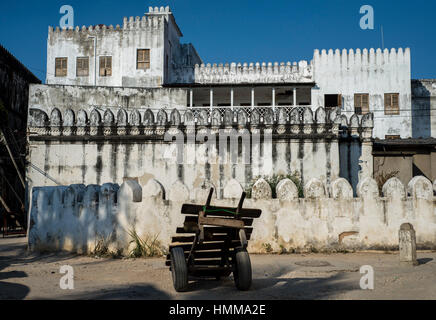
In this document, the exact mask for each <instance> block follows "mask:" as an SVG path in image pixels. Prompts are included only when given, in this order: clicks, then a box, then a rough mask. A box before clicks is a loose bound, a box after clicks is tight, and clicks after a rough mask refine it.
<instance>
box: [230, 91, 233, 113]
mask: <svg viewBox="0 0 436 320" xmlns="http://www.w3.org/2000/svg"><path fill="white" fill-rule="evenodd" d="M233 98H234V92H233V88H230V107H231V108H232V110H233V103H234V100H233Z"/></svg>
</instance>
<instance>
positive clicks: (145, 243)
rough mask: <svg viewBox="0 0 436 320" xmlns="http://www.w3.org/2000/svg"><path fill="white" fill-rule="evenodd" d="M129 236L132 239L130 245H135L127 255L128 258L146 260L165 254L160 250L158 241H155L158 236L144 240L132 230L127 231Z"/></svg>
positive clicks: (147, 237)
mask: <svg viewBox="0 0 436 320" xmlns="http://www.w3.org/2000/svg"><path fill="white" fill-rule="evenodd" d="M129 235H130V237H131V238H132V240H130V243H134V244H135V247H134V248H133V249H132V250H131V251H130V253H129V254H130V257H132V258H146V257H156V256H161V255H163V254H165V252H164V250H162V246H161V243H160V241H159V240H158V239H157V238H158V237H159V234H158V235H156V236H154V237H150V236H146V237H145V238H141V237H140V236H139V235H138V233H137V232H136V230H135V229H134V228H133V229H131V230H130V231H129Z"/></svg>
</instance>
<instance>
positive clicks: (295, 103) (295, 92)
mask: <svg viewBox="0 0 436 320" xmlns="http://www.w3.org/2000/svg"><path fill="white" fill-rule="evenodd" d="M296 105H297V88H294V107H295V106H296Z"/></svg>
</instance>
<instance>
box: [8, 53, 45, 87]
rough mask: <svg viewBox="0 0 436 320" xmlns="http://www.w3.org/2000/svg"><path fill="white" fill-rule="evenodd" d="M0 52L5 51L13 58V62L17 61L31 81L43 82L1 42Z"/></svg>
mask: <svg viewBox="0 0 436 320" xmlns="http://www.w3.org/2000/svg"><path fill="white" fill-rule="evenodd" d="M0 52H3V53H4V54H5V55H6V56H7V57H9V58H10V59H12V63H15V64H16V65H17V67H18V68H20V69H21V71H22V72H23V73H24V74H25V77H28V80H29V82H30V83H41V80H40V79H39V78H38V77H37V76H35V75H34V74H33V73H32V72H31V71H30V70H29V69H27V67H26V66H25V65H24V64H23V63H22V62H21V61H20V60H18V59H17V58H16V57H15V56H14V55H13V54H12V53H11V52H9V51H8V49H6V48H5V47H3V46H2V45H1V44H0Z"/></svg>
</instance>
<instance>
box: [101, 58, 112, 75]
mask: <svg viewBox="0 0 436 320" xmlns="http://www.w3.org/2000/svg"><path fill="white" fill-rule="evenodd" d="M111 75H112V57H100V77H109V76H111Z"/></svg>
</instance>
